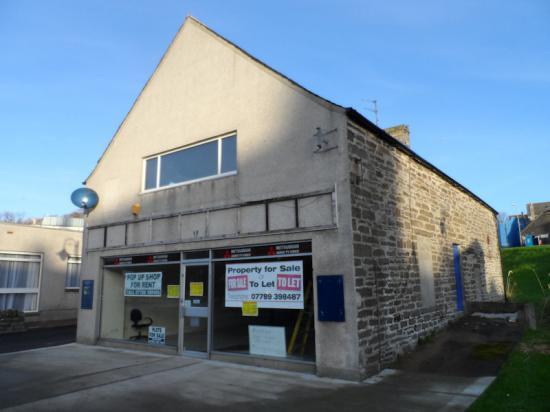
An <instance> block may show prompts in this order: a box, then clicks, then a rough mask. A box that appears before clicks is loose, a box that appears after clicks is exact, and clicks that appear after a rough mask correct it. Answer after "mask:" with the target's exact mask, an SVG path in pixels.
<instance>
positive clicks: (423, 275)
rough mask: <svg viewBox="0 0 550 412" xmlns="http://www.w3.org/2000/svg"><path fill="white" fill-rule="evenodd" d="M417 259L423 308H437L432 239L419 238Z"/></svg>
mask: <svg viewBox="0 0 550 412" xmlns="http://www.w3.org/2000/svg"><path fill="white" fill-rule="evenodd" d="M416 259H417V261H418V272H419V274H420V294H421V297H422V307H424V308H430V307H433V306H435V285H434V269H433V258H432V241H431V239H428V238H422V237H419V238H418V240H417V242H416Z"/></svg>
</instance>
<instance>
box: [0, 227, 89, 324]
mask: <svg viewBox="0 0 550 412" xmlns="http://www.w3.org/2000/svg"><path fill="white" fill-rule="evenodd" d="M45 220H46V222H49V223H48V226H47V227H46V226H38V225H22V224H14V223H0V310H7V309H17V310H18V311H21V312H23V313H24V316H25V323H27V324H30V325H43V326H46V325H48V326H52V325H61V324H71V323H76V314H77V312H76V308H77V306H78V299H79V296H78V291H79V289H80V258H81V253H82V227H81V225H80V227H79V224H78V223H79V222H78V221H76V222H72V224H73V225H74V226H73V227H60V226H55V223H56V220H55V219H53V218H49V219H45ZM43 222H44V221H43ZM58 223H59V222H58Z"/></svg>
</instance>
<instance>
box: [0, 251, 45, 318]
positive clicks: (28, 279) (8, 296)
mask: <svg viewBox="0 0 550 412" xmlns="http://www.w3.org/2000/svg"><path fill="white" fill-rule="evenodd" d="M41 273H42V254H40V253H26V252H0V310H6V309H16V310H19V311H21V312H36V311H38V300H39V297H40V278H41Z"/></svg>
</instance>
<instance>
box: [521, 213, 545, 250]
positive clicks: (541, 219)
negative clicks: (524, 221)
mask: <svg viewBox="0 0 550 412" xmlns="http://www.w3.org/2000/svg"><path fill="white" fill-rule="evenodd" d="M548 204H549V205H550V203H548ZM521 234H522V236H528V235H532V236H534V237H535V244H537V241H538V243H539V244H543V245H547V244H550V209H547V210H546V211H544V212H542V213H541V214H539V215H538V216H537V218H536V219H535V220H533V221H532V222H531V223H529V224H528V225H527V226H526V227H525V229H523V230H522V231H521Z"/></svg>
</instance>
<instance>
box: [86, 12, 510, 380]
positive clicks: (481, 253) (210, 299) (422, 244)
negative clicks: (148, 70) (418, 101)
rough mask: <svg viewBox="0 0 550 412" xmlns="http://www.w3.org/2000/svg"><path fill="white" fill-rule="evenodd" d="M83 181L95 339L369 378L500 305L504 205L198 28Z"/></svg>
mask: <svg viewBox="0 0 550 412" xmlns="http://www.w3.org/2000/svg"><path fill="white" fill-rule="evenodd" d="M405 129H406V128H404V127H401V128H399V131H400V133H404V132H405V131H406V130H405ZM401 136H402V134H401ZM407 139H408V137H407ZM405 142H406V140H405ZM85 183H86V185H87V186H88V187H90V188H91V189H94V190H95V191H96V192H97V193H98V195H99V204H98V206H97V207H96V208H95V209H94V210H93V211H92V212H91V213H90V214H89V216H88V217H87V229H86V230H85V243H86V248H85V249H86V253H85V256H84V260H83V269H84V271H83V273H84V275H83V278H84V280H83V282H85V283H83V285H85V286H83V291H82V292H83V293H85V296H84V298H83V299H82V302H81V306H83V307H84V308H85V309H81V310H80V311H79V318H78V332H77V340H78V342H81V343H87V344H103V345H116V346H123V347H142V346H143V345H149V346H150V347H154V348H157V350H161V349H162V350H164V351H167V352H171V353H176V352H179V353H184V354H190V355H195V356H202V357H209V358H212V359H218V360H229V361H235V362H243V363H251V364H256V365H265V366H270V367H282V368H288V369H294V370H307V371H311V372H314V371H315V372H316V373H318V374H319V375H326V376H338V377H343V378H348V379H359V378H361V377H364V376H366V375H368V374H372V373H374V372H376V371H378V370H379V369H380V368H382V367H384V366H385V365H387V364H388V363H389V362H391V361H392V360H394V359H395V358H396V356H397V355H398V354H400V353H402V352H404V351H406V350H409V349H411V348H413V347H414V346H415V345H416V343H417V341H418V339H419V338H420V337H422V336H425V335H427V334H429V333H431V332H432V331H434V330H436V329H438V328H441V327H443V326H445V325H446V324H447V323H448V322H449V321H450V320H452V319H455V318H457V317H458V316H461V314H462V313H463V311H464V305H465V304H467V303H468V302H475V301H493V300H501V299H502V298H503V287H502V276H501V269H500V255H499V247H498V239H497V221H496V212H495V211H494V210H493V209H492V208H491V207H490V206H488V205H487V204H486V203H485V202H484V201H483V200H481V199H480V198H478V197H477V196H475V195H474V194H473V193H472V192H470V191H469V190H468V189H466V188H465V187H463V186H462V185H460V184H459V183H458V182H456V181H455V180H453V179H452V178H450V177H449V176H447V175H446V174H445V173H443V172H442V171H441V170H439V169H437V168H436V167H435V166H433V165H432V164H430V163H429V162H427V161H426V160H424V159H423V158H421V157H420V156H418V155H417V154H416V153H414V152H413V151H412V150H411V149H410V148H409V147H408V146H407V145H406V144H403V143H401V142H400V141H399V140H397V139H395V138H393V137H392V136H390V135H389V134H388V133H387V132H385V131H384V130H382V129H380V128H378V127H377V126H375V125H374V124H373V123H371V122H369V121H368V120H367V119H366V118H364V117H363V116H362V115H361V114H359V113H358V112H356V111H355V110H353V109H351V108H344V107H342V106H339V105H336V104H334V103H332V102H330V101H327V100H325V99H323V98H321V97H319V96H317V95H315V94H314V93H312V92H310V91H308V90H306V89H305V88H303V87H301V86H299V85H298V84H296V83H295V82H293V81H292V80H290V79H288V78H287V77H285V76H284V75H282V74H280V73H278V72H276V71H275V70H273V69H271V68H270V67H268V66H266V65H265V64H263V63H262V62H260V61H258V60H257V59H255V58H254V57H252V56H250V55H249V54H247V53H246V52H245V51H243V50H242V49H240V48H239V47H237V46H236V45H234V44H232V43H231V42H229V41H228V40H226V39H224V38H223V37H221V36H219V35H218V34H216V33H214V32H213V31H212V30H210V29H209V28H207V27H206V26H204V25H203V24H202V23H200V22H198V21H197V20H195V19H193V18H187V19H186V21H185V23H184V25H183V26H182V28H181V29H180V31H179V32H178V34H177V35H176V37H175V39H174V40H173V42H172V44H171V46H170V47H169V49H168V51H167V52H166V54H165V55H164V57H163V58H162V60H161V62H160V63H159V65H158V67H157V68H156V70H155V72H154V74H153V75H152V77H151V78H150V80H149V81H148V83H147V84H146V85H145V87H144V88H143V90H142V91H141V94H140V95H139V97H138V98H137V100H136V102H135V103H134V105H133V107H132V109H131V110H130V112H129V114H128V115H127V117H126V118H125V119H124V121H123V122H122V124H121V125H120V127H119V129H118V130H117V132H116V134H115V136H114V137H113V139H112V141H111V143H110V144H109V146H108V147H107V148H106V150H105V152H104V153H103V155H102V157H101V159H100V160H99V162H98V164H97V166H96V167H95V169H94V170H93V171H92V173H91V175H90V176H89V177H88V179H87V180H86V182H85ZM149 349H150V348H149Z"/></svg>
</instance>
